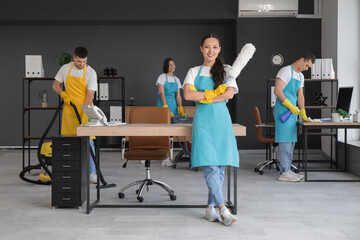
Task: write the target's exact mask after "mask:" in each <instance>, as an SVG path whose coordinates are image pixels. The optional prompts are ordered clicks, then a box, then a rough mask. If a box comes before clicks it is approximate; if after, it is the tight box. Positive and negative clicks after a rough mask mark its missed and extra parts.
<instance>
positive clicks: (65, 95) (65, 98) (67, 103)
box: [60, 91, 71, 105]
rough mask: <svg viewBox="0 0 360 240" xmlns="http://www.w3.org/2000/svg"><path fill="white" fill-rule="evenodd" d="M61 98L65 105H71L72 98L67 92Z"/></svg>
mask: <svg viewBox="0 0 360 240" xmlns="http://www.w3.org/2000/svg"><path fill="white" fill-rule="evenodd" d="M60 97H61V98H62V99H63V100H64V104H66V105H70V101H71V98H70V96H69V95H68V94H67V93H66V92H65V91H63V92H62V93H61V94H60Z"/></svg>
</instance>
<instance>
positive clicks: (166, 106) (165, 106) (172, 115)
mask: <svg viewBox="0 0 360 240" xmlns="http://www.w3.org/2000/svg"><path fill="white" fill-rule="evenodd" d="M163 108H169V106H168V105H166V104H165V105H163ZM170 116H171V117H174V114H173V113H172V112H171V111H170Z"/></svg>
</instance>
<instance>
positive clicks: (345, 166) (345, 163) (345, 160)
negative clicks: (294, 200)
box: [344, 128, 347, 172]
mask: <svg viewBox="0 0 360 240" xmlns="http://www.w3.org/2000/svg"><path fill="white" fill-rule="evenodd" d="M344 132H345V145H344V152H345V154H344V156H345V159H344V169H345V172H347V147H346V146H347V128H344Z"/></svg>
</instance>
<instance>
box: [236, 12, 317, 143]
mask: <svg viewBox="0 0 360 240" xmlns="http://www.w3.org/2000/svg"><path fill="white" fill-rule="evenodd" d="M247 42H251V43H253V44H254V45H255V46H256V53H255V55H254V57H253V59H252V60H251V62H250V63H249V65H248V66H246V68H245V69H244V71H243V72H242V74H241V76H240V77H239V78H238V79H237V82H238V85H239V89H240V92H239V94H238V96H237V99H236V107H235V112H236V116H237V118H236V120H237V121H238V122H239V123H241V124H244V125H245V126H246V127H247V137H246V138H239V146H240V147H241V148H243V149H251V148H263V145H262V144H259V143H258V142H257V140H256V133H255V126H254V117H253V113H252V107H253V106H254V105H257V106H258V107H259V109H260V113H261V114H262V117H263V119H265V116H266V81H267V80H268V79H270V78H275V77H276V74H277V72H278V71H279V70H280V68H281V67H275V66H272V65H271V63H270V57H271V55H272V54H274V53H280V54H282V55H283V56H284V59H285V62H284V65H283V66H285V65H288V64H291V63H292V62H294V61H295V60H296V59H297V56H299V55H300V54H301V53H302V52H304V51H312V52H314V53H315V55H316V57H321V55H320V54H321V20H320V19H296V18H258V19H254V18H252V19H251V18H241V19H238V20H237V47H238V49H239V50H240V49H241V47H242V46H243V45H244V44H245V43H247ZM304 74H305V77H310V75H309V71H308V72H307V73H304ZM313 87H314V86H313ZM314 89H317V88H316V87H315V88H314ZM317 90H318V89H317ZM306 91H307V93H309V94H308V95H309V96H312V93H311V88H309V89H307V90H306ZM305 97H306V101H309V99H308V98H307V95H306V96H305ZM309 116H313V115H309Z"/></svg>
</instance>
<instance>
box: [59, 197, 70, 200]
mask: <svg viewBox="0 0 360 240" xmlns="http://www.w3.org/2000/svg"><path fill="white" fill-rule="evenodd" d="M61 200H63V201H70V198H69V197H63V198H61Z"/></svg>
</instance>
